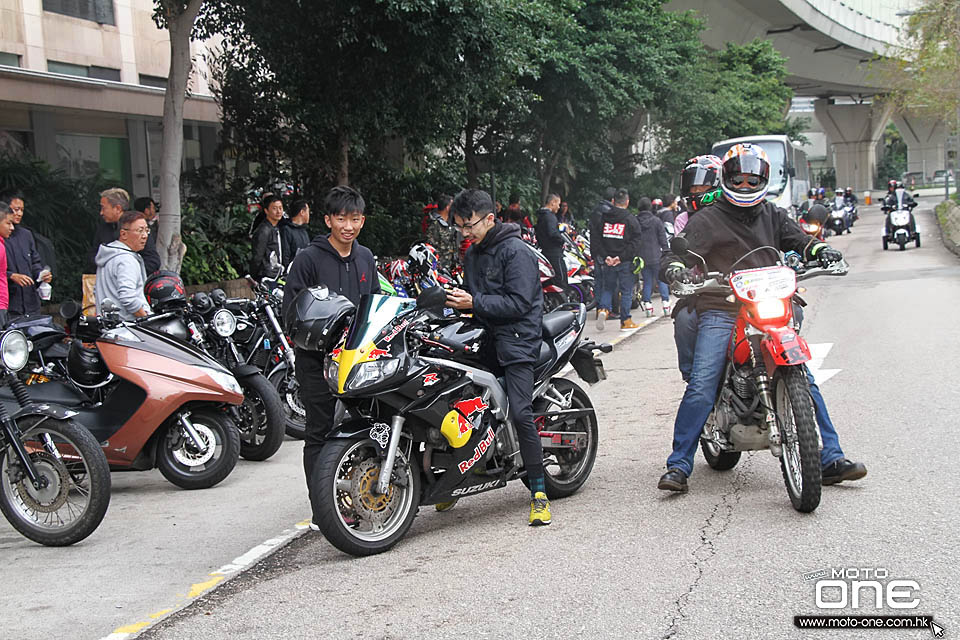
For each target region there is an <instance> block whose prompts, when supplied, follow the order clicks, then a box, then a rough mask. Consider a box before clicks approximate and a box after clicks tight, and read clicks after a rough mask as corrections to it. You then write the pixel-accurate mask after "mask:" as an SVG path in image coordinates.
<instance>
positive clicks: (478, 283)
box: [444, 189, 550, 526]
mask: <svg viewBox="0 0 960 640" xmlns="http://www.w3.org/2000/svg"><path fill="white" fill-rule="evenodd" d="M451 211H452V213H453V219H454V224H455V226H456V227H457V229H459V230H460V231H461V233H463V236H464V237H465V238H467V239H469V240H472V241H473V243H472V244H471V245H470V248H469V249H468V250H467V255H466V260H465V264H464V275H465V277H466V286H467V288H468V289H469V293H468V292H467V291H463V290H460V289H454V290H453V291H451V292H449V293H448V294H447V306H449V307H452V308H454V309H461V310H468V309H472V310H473V314H474V316H476V318H477V319H478V320H479V321H480V322H481V323H483V324H484V325H486V326H487V327H488V329H489V331H490V332H492V333H493V342H494V346H495V348H496V353H497V356H496V359H497V362H492V363H490V364H491V365H492V368H493V369H494V370H495V371H496V370H497V369H498V368H502V369H503V377H504V378H505V381H506V385H505V386H506V392H507V396H508V398H509V399H510V420H511V421H512V422H513V424H514V426H515V427H516V429H517V437H518V438H519V439H520V456H521V457H522V458H523V467H524V469H526V472H527V480H528V481H529V486H530V493H531V494H532V497H531V501H530V520H529V522H530V525H532V526H536V525H544V524H550V502H549V501H548V500H547V494H546V487H545V483H544V477H543V449H542V447H541V446H540V436H539V435H538V434H537V428H536V426H534V424H533V382H534V380H533V365H534V364H535V363H536V360H537V355H538V354H539V352H540V343H541V340H542V338H541V334H542V328H541V324H540V318H541V316H542V314H543V292H542V289H541V287H540V271H539V268H538V267H537V260H536V257H535V256H534V254H533V252H532V251H530V249H529V248H528V247H527V246H526V245H525V244H524V242H523V240H521V239H520V228H519V227H518V226H517V225H515V224H511V223H503V222H499V221H498V220H497V219H496V217H495V215H494V212H493V200H491V199H490V196H489V195H488V194H487V193H486V192H485V191H480V190H478V189H467V190H466V191H461V192H460V194H459V195H458V196H457V197H456V198H455V199H454V201H453V206H452V208H451ZM496 365H499V367H497V366H496ZM446 506H447V505H444V507H446Z"/></svg>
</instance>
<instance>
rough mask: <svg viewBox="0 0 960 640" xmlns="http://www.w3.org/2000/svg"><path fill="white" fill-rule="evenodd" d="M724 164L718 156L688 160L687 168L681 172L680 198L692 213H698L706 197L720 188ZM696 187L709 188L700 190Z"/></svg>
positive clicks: (705, 156)
mask: <svg viewBox="0 0 960 640" xmlns="http://www.w3.org/2000/svg"><path fill="white" fill-rule="evenodd" d="M722 173H723V163H722V162H721V161H720V158H718V157H717V156H711V155H704V156H697V157H696V158H691V159H690V160H687V166H685V167H684V168H683V171H681V172H680V196H681V197H682V198H683V203H684V205H686V207H687V209H688V210H690V211H697V210H699V209H700V207H701V206H702V205H703V199H704V196H706V195H707V194H708V193H713V192H714V191H716V190H717V189H719V188H720V176H721V174H722ZM695 187H707V188H706V189H698V190H697V191H698V193H693V191H692V190H693V189H694V188H695Z"/></svg>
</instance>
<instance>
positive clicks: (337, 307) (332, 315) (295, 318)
mask: <svg viewBox="0 0 960 640" xmlns="http://www.w3.org/2000/svg"><path fill="white" fill-rule="evenodd" d="M355 310H356V307H355V306H354V304H353V303H352V302H350V301H349V300H347V298H345V297H344V296H341V295H339V294H336V293H334V294H331V293H330V291H329V290H328V289H327V287H325V286H323V285H320V286H317V287H309V288H307V289H304V290H303V291H301V292H300V293H298V294H297V297H296V298H294V299H293V307H292V308H291V309H290V315H289V316H288V317H287V318H286V320H287V323H286V327H285V328H286V330H287V335H289V336H290V338H291V339H292V340H293V343H294V344H295V345H297V346H298V347H300V348H301V349H306V350H308V351H320V352H327V351H329V350H330V349H332V348H333V347H335V346H336V345H335V344H334V341H335V340H337V339H339V338H340V335H341V332H342V331H343V328H344V327H345V326H347V323H348V322H349V321H350V318H351V317H352V316H353V314H354V311H355Z"/></svg>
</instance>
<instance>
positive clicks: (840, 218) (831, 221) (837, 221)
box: [825, 196, 853, 236]
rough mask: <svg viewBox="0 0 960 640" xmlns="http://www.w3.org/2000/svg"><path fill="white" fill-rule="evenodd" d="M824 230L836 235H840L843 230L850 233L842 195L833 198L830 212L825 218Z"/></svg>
mask: <svg viewBox="0 0 960 640" xmlns="http://www.w3.org/2000/svg"><path fill="white" fill-rule="evenodd" d="M825 226H826V230H827V231H831V232H833V233H834V234H836V235H838V236H839V235H842V234H843V232H844V231H846V232H847V233H852V232H853V230H852V229H850V215H849V214H848V213H847V211H846V209H845V208H844V204H843V196H837V197H836V198H835V199H834V202H833V205H832V207H831V209H830V213H829V214H828V216H827V220H826V225H825Z"/></svg>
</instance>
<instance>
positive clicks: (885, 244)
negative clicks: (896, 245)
mask: <svg viewBox="0 0 960 640" xmlns="http://www.w3.org/2000/svg"><path fill="white" fill-rule="evenodd" d="M889 246H890V243H889V242H888V241H887V239H886V238H884V239H883V250H884V251H886V250H887V247H889Z"/></svg>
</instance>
